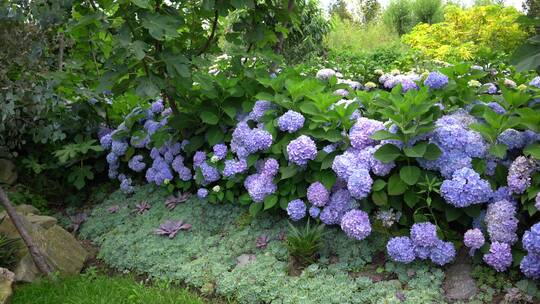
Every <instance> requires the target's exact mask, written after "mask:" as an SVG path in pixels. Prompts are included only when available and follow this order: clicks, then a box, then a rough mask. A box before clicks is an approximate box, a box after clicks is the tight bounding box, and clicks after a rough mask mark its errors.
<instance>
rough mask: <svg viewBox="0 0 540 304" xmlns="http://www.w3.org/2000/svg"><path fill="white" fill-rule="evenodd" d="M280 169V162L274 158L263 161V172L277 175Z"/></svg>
mask: <svg viewBox="0 0 540 304" xmlns="http://www.w3.org/2000/svg"><path fill="white" fill-rule="evenodd" d="M278 171H279V163H278V162H277V160H276V159H274V158H268V159H266V160H265V161H264V162H263V163H262V167H261V174H266V175H269V176H275V175H276V174H277V173H278Z"/></svg>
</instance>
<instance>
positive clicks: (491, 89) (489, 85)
mask: <svg viewBox="0 0 540 304" xmlns="http://www.w3.org/2000/svg"><path fill="white" fill-rule="evenodd" d="M484 86H485V87H486V93H488V94H490V95H493V94H496V93H497V86H496V85H494V84H493V83H491V82H488V83H485V84H484Z"/></svg>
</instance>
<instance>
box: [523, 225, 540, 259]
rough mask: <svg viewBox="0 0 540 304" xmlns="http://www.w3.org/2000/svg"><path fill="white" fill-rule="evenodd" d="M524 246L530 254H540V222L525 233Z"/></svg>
mask: <svg viewBox="0 0 540 304" xmlns="http://www.w3.org/2000/svg"><path fill="white" fill-rule="evenodd" d="M522 242H523V248H524V249H525V250H527V252H528V253H529V254H534V255H536V256H540V223H536V224H534V225H533V226H532V227H531V229H530V230H527V231H525V233H524V234H523V240H522Z"/></svg>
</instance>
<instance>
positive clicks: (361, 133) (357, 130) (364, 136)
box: [349, 117, 384, 149]
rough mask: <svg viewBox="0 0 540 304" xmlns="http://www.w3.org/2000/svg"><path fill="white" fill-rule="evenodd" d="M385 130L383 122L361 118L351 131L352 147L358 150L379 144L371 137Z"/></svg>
mask: <svg viewBox="0 0 540 304" xmlns="http://www.w3.org/2000/svg"><path fill="white" fill-rule="evenodd" d="M379 130H384V125H383V123H382V122H380V121H377V120H373V119H369V118H365V117H360V118H358V120H357V121H356V123H355V124H354V125H353V126H352V128H351V130H350V131H349V139H350V140H351V145H352V146H353V147H354V148H356V149H363V148H365V147H368V146H373V145H376V144H377V141H375V140H374V139H371V138H370V137H371V135H373V133H375V132H376V131H379Z"/></svg>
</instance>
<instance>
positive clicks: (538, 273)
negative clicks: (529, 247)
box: [519, 254, 540, 280]
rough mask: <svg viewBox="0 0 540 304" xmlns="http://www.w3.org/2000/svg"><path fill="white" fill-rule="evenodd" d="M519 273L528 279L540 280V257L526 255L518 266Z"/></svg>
mask: <svg viewBox="0 0 540 304" xmlns="http://www.w3.org/2000/svg"><path fill="white" fill-rule="evenodd" d="M519 268H520V269H521V272H522V273H523V274H524V275H525V276H526V277H528V278H531V279H535V280H538V279H540V256H539V255H534V254H528V255H526V256H525V257H523V259H522V260H521V263H520V264H519Z"/></svg>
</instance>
